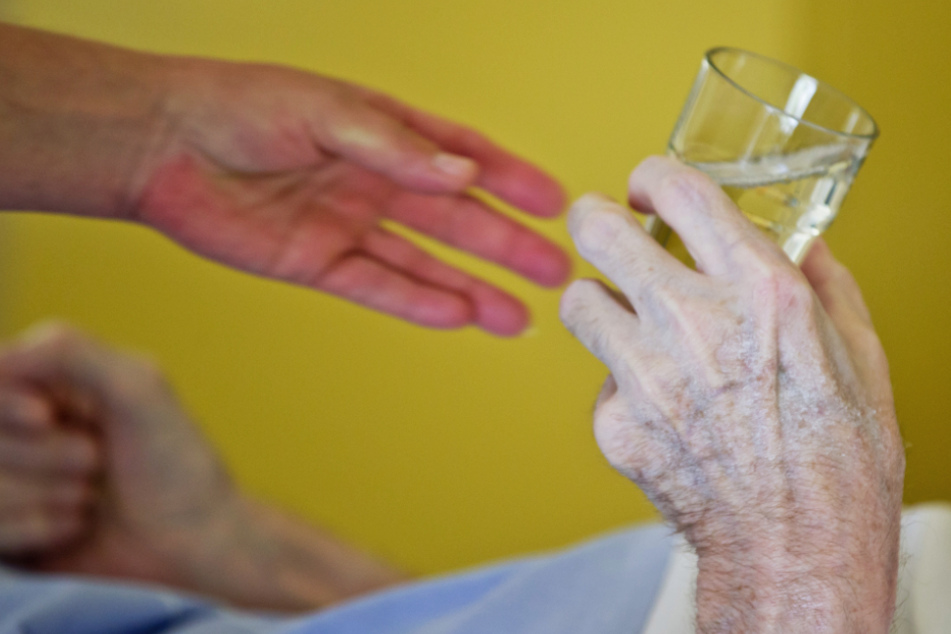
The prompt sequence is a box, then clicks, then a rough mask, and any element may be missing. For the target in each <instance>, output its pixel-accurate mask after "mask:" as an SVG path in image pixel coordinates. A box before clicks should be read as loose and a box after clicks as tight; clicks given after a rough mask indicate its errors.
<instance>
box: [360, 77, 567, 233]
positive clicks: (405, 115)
mask: <svg viewBox="0 0 951 634" xmlns="http://www.w3.org/2000/svg"><path fill="white" fill-rule="evenodd" d="M365 94H366V95H367V99H368V100H369V101H370V103H372V104H373V105H375V106H376V107H378V108H380V109H382V110H385V111H386V112H389V113H390V114H392V115H393V116H395V117H397V118H398V119H400V120H401V121H402V122H403V123H404V124H405V125H406V126H408V127H409V128H412V129H413V130H415V131H417V132H418V133H420V134H421V135H423V136H424V137H426V138H428V139H430V140H431V141H433V142H434V143H436V144H437V145H439V146H440V147H441V148H442V149H444V150H446V151H448V152H451V153H452V154H458V155H461V156H467V157H469V158H471V159H473V160H475V161H476V162H477V163H478V164H479V166H480V168H481V169H480V171H479V178H478V181H477V185H478V186H479V187H480V188H482V189H484V190H485V191H487V192H489V193H490V194H492V195H494V196H496V197H498V198H500V199H501V200H504V201H505V202H507V203H511V204H512V205H514V206H515V207H518V208H519V209H521V210H523V211H527V212H528V213H530V214H533V215H536V216H543V217H552V216H557V215H558V214H559V213H560V212H561V211H562V209H563V208H564V207H565V202H566V195H565V190H564V189H563V188H562V186H561V185H560V184H559V183H558V181H556V180H555V179H554V178H553V177H551V176H549V175H548V174H547V173H546V172H544V171H543V170H541V169H539V168H538V167H536V166H535V165H533V164H532V163H530V162H528V161H526V160H525V159H522V158H519V157H518V156H516V155H515V154H513V153H511V152H509V151H508V150H505V149H503V148H502V147H500V146H498V145H496V144H495V143H493V142H492V141H490V140H489V139H488V138H486V137H485V136H483V135H482V134H480V133H479V132H476V131H475V130H472V129H470V128H467V127H465V126H462V125H459V124H457V123H453V122H452V121H448V120H446V119H442V118H441V117H437V116H436V115H433V114H430V113H428V112H423V111H421V110H417V109H416V108H413V107H411V106H408V105H406V104H404V103H402V102H400V101H398V100H396V99H393V98H392V97H390V96H388V95H383V94H380V93H375V92H372V91H366V92H365Z"/></svg>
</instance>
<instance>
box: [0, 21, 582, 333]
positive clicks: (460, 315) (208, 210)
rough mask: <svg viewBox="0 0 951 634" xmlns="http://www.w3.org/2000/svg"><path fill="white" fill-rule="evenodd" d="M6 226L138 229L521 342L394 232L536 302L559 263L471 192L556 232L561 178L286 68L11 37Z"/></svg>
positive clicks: (515, 306)
mask: <svg viewBox="0 0 951 634" xmlns="http://www.w3.org/2000/svg"><path fill="white" fill-rule="evenodd" d="M0 75H2V76H3V77H4V81H3V82H0V115H2V116H0V209H28V210H39V211H58V212H66V213H74V214H80V215H92V216H101V217H112V218H119V219H127V220H135V221H138V222H142V223H144V224H147V225H151V226H153V227H155V228H156V229H158V230H160V231H162V232H164V233H165V234H166V235H168V236H169V237H170V238H172V239H173V240H175V241H177V242H179V243H180V244H182V245H184V246H185V247H187V248H189V249H191V250H192V251H194V252H196V253H198V254H200V255H203V256H205V257H208V258H211V259H213V260H217V261H219V262H221V263H223V264H226V265H229V266H232V267H235V268H238V269H242V270H244V271H248V272H251V273H254V274H257V275H263V276H267V277H272V278H276V279H279V280H285V281H287V282H291V283H294V284H301V285H304V286H308V287H311V288H315V289H319V290H323V291H327V292H329V293H333V294H335V295H339V296H341V297H343V298H346V299H348V300H350V301H354V302H356V303H358V304H362V305H364V306H368V307H370V308H372V309H374V310H379V311H382V312H386V313H390V314H393V315H396V316H397V317H400V318H403V319H406V320H409V321H411V322H414V323H417V324H421V325H423V326H429V327H435V328H458V327H461V326H465V325H468V324H474V325H477V326H479V327H480V328H483V329H485V330H487V331H489V332H492V333H496V334H500V335H512V334H516V333H518V332H519V331H520V330H522V329H523V328H524V327H525V325H526V324H527V322H528V315H527V313H526V310H525V307H524V306H523V304H522V303H521V302H520V301H518V300H517V299H515V298H514V297H512V296H510V295H508V294H507V293H505V292H503V291H501V290H500V289H498V288H496V287H494V286H492V285H490V284H488V283H486V282H484V281H482V280H479V279H476V278H475V277H473V276H471V275H469V274H467V273H464V272H462V271H460V270H458V269H456V268H453V267H452V266H449V265H448V264H446V263H444V262H442V261H440V260H439V259H437V258H434V257H432V256H430V255H428V254H427V253H425V252H424V251H423V250H421V249H419V248H417V247H416V246H414V244H413V243H412V242H410V241H408V240H406V239H405V238H404V237H402V236H401V235H400V234H399V232H397V231H394V230H393V229H392V225H394V224H396V225H401V226H403V227H406V228H409V229H412V230H415V231H417V232H420V233H422V234H425V235H427V236H430V237H433V238H435V239H437V240H440V241H442V242H444V243H446V244H448V245H450V246H453V247H457V248H459V249H462V250H464V251H468V252H470V253H472V254H474V255H476V256H478V257H480V258H483V259H485V260H488V261H490V262H494V263H497V264H499V265H501V266H503V267H506V268H508V269H511V270H512V271H514V272H516V273H518V274H520V275H523V276H525V277H526V278H528V279H530V280H532V281H534V282H537V283H539V284H541V285H543V286H557V285H559V284H561V283H562V282H563V281H564V280H565V279H566V278H567V276H568V273H569V260H568V258H567V256H566V255H565V253H564V252H563V250H562V249H561V248H560V247H558V246H556V245H555V244H553V243H552V242H550V241H548V240H547V239H545V238H543V237H542V236H541V235H539V234H538V233H536V232H535V231H532V230H530V229H528V228H526V227H524V226H522V225H521V224H518V223H516V222H514V221H513V220H511V219H509V218H508V217H507V216H506V215H503V214H501V213H499V212H498V211H496V210H494V209H493V208H492V207H491V206H490V205H489V204H487V203H485V202H483V200H482V199H481V198H479V197H476V196H474V195H472V194H471V193H470V189H471V188H480V189H481V190H482V191H483V192H485V193H488V194H491V195H493V196H495V197H497V198H499V199H501V200H503V201H505V202H507V203H510V204H511V205H513V206H515V207H517V208H520V209H522V210H524V211H526V212H528V213H529V214H533V215H535V216H542V217H550V216H554V215H557V214H558V213H559V212H560V210H561V208H562V206H563V204H564V193H563V191H562V189H561V187H560V186H559V185H558V183H556V182H555V181H554V180H553V179H552V178H551V177H550V176H548V175H547V174H545V173H543V172H542V171H540V170H539V169H538V168H536V167H534V166H532V165H531V164H529V163H527V162H526V161H524V160H522V159H519V158H517V157H515V156H513V155H512V154H510V153H508V152H507V151H505V150H503V149H502V148H500V147H498V146H496V145H494V144H493V143H491V142H490V141H488V140H487V139H486V138H485V137H483V136H481V135H480V134H478V133H476V132H474V131H472V130H469V129H466V128H464V127H462V126H460V125H457V124H455V123H451V122H448V121H444V120H442V119H439V118H437V117H435V116H433V115H430V114H427V113H424V112H421V111H419V110H416V109H414V108H411V107H409V106H406V105H403V104H401V103H399V102H397V101H395V100H394V99H391V98H389V97H387V96H384V95H381V94H378V93H375V92H373V91H370V90H367V89H365V88H361V87H358V86H354V85H351V84H348V83H345V82H343V81H338V80H334V79H328V78H325V77H321V76H318V75H314V74H311V73H306V72H302V71H297V70H291V69H289V68H284V67H279V66H266V65H255V64H236V63H226V62H219V61H212V60H201V59H186V58H173V57H168V56H161V55H149V54H142V53H136V52H132V51H128V50H123V49H120V48H117V47H112V46H106V45H103V44H98V43H94V42H88V41H83V40H78V39H75V38H69V37H64V36H60V35H53V34H49V33H43V32H40V31H35V30H31V29H25V28H20V27H14V26H10V25H4V24H0Z"/></svg>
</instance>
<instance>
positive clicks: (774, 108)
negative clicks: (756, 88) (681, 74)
mask: <svg viewBox="0 0 951 634" xmlns="http://www.w3.org/2000/svg"><path fill="white" fill-rule="evenodd" d="M722 52H730V53H741V54H743V55H747V56H749V57H755V58H758V59H760V60H763V61H766V62H769V63H770V64H773V65H774V66H778V67H781V68H784V69H786V70H789V71H793V72H795V73H797V74H799V75H805V76H806V77H809V78H810V79H812V80H813V81H815V82H816V83H817V84H819V85H821V86H822V87H823V88H825V89H827V90H829V91H831V92H832V93H834V94H835V95H837V96H838V97H840V98H841V99H842V100H843V101H846V102H848V103H850V104H852V106H854V107H855V108H856V109H857V110H858V111H859V112H861V113H862V114H863V115H864V116H865V117H866V118H867V119H868V120H869V122H871V124H872V131H871V132H869V133H868V134H857V133H855V132H844V131H842V130H833V129H832V128H829V127H826V126H824V125H821V124H818V123H815V122H814V121H809V120H808V119H804V118H802V117H797V116H796V115H794V114H791V113H789V112H787V111H786V110H785V109H784V108H780V107H779V106H775V105H773V104H771V103H769V102H768V101H766V100H765V99H763V98H762V97H760V96H758V95H756V94H753V93H752V92H750V91H749V90H747V89H746V88H744V87H743V86H742V85H740V84H739V83H738V82H737V81H736V80H734V79H733V78H732V77H730V76H729V75H727V74H726V73H725V72H723V70H722V69H721V68H720V67H719V66H717V64H716V62H714V61H713V56H714V55H716V54H717V53H722ZM703 59H704V60H706V62H707V64H709V65H710V68H712V69H713V70H714V71H715V72H716V73H717V75H719V76H720V77H722V78H723V79H725V80H726V81H727V82H729V83H730V84H731V85H733V87H734V88H736V89H737V90H739V91H740V92H742V93H743V94H745V95H747V96H748V97H750V98H751V99H754V100H755V101H758V102H759V103H761V104H763V105H764V106H765V107H766V108H767V109H769V110H772V111H775V112H778V113H780V114H782V115H783V116H785V117H789V118H790V119H794V120H795V121H797V122H799V123H801V124H803V125H806V126H809V127H810V128H815V129H817V130H821V131H823V132H828V133H829V134H834V135H836V136H840V137H845V138H849V139H864V140H867V141H874V140H875V139H876V138H878V133H879V130H878V123H876V121H875V118H874V117H873V116H872V115H871V114H869V111H868V110H866V109H865V108H863V107H862V106H861V105H860V104H859V103H858V102H857V101H855V100H854V99H852V98H851V97H849V96H848V95H846V94H845V93H844V92H842V91H841V90H839V89H838V88H836V87H834V86H832V85H830V84H828V83H826V82H824V81H822V80H821V79H818V78H816V77H814V76H812V75H810V74H809V73H806V72H803V71H802V70H800V69H799V68H796V67H795V66H793V65H792V64H787V63H785V62H781V61H779V60H777V59H773V58H772V57H767V56H766V55H760V54H759V53H754V52H752V51H747V50H745V49H742V48H736V47H734V46H716V47H714V48H711V49H709V50H708V51H707V52H706V53H704V54H703Z"/></svg>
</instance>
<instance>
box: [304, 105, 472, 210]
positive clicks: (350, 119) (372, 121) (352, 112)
mask: <svg viewBox="0 0 951 634" xmlns="http://www.w3.org/2000/svg"><path fill="white" fill-rule="evenodd" d="M326 114H327V115H328V116H326V117H324V119H323V120H322V121H319V122H316V124H315V130H314V132H315V134H316V137H317V141H318V143H319V144H320V146H321V149H323V150H325V151H328V152H331V153H333V154H337V155H339V156H342V157H343V158H345V159H347V160H349V161H352V162H353V163H356V164H357V165H359V166H361V167H364V168H366V169H368V170H370V171H373V172H376V173H378V174H381V175H383V176H385V177H387V178H389V179H390V180H392V181H394V182H396V183H398V184H399V185H402V186H403V187H406V188H408V189H411V190H414V191H418V192H421V193H432V194H440V193H454V192H460V191H463V190H465V189H466V188H467V187H469V186H471V185H472V184H473V183H475V181H476V179H477V178H478V175H479V165H478V164H477V163H476V162H475V161H474V160H472V159H471V158H468V157H465V156H460V155H458V154H452V153H449V152H445V151H443V150H442V149H441V148H440V147H439V146H438V145H436V144H435V143H433V142H432V141H430V140H429V139H427V138H425V137H423V136H421V135H419V134H418V133H416V132H415V131H413V130H411V129H410V128H408V127H406V126H405V125H403V124H402V123H401V122H400V121H399V120H398V119H395V118H393V117H392V116H390V115H388V114H386V113H384V112H382V111H380V110H377V109H375V108H373V107H372V106H370V105H368V104H366V103H364V102H360V101H356V102H354V101H348V102H347V103H338V104H335V105H334V106H332V107H330V108H329V109H328V111H326Z"/></svg>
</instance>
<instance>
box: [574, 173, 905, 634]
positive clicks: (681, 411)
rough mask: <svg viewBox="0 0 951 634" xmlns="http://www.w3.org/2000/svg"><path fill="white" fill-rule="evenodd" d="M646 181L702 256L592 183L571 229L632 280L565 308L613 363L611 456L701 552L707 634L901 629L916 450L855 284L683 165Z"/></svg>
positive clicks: (633, 190)
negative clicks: (656, 231) (899, 604)
mask: <svg viewBox="0 0 951 634" xmlns="http://www.w3.org/2000/svg"><path fill="white" fill-rule="evenodd" d="M629 191H630V202H631V203H632V205H633V206H634V207H635V208H636V209H639V210H642V211H645V212H649V213H657V214H659V215H660V216H661V217H662V218H663V219H664V221H665V222H667V223H668V224H669V225H670V226H671V227H672V228H673V229H674V230H675V231H676V232H677V233H678V234H679V235H680V236H681V238H682V239H683V241H684V243H685V244H686V246H687V248H688V249H689V250H690V252H691V254H692V255H693V256H694V259H695V260H696V262H697V263H698V269H699V271H701V272H697V271H693V270H690V269H688V268H686V267H685V266H683V265H682V264H680V263H679V262H678V261H676V260H675V259H674V258H673V257H672V256H670V255H669V254H668V253H666V252H665V251H664V250H663V249H662V248H661V247H660V246H659V245H658V244H657V243H655V242H654V241H652V240H651V238H650V237H649V236H648V235H647V233H645V232H644V230H643V229H642V228H641V226H640V225H639V224H638V223H637V222H636V220H635V219H634V218H633V216H632V215H631V214H630V213H629V212H628V211H627V210H626V209H624V208H622V207H621V206H619V205H617V204H615V203H613V202H611V201H609V200H607V199H605V198H603V197H599V196H593V195H592V196H587V197H584V198H582V199H581V200H579V201H578V202H577V203H576V204H575V206H574V207H573V209H572V210H571V212H570V215H569V225H570V230H571V233H572V236H573V237H574V240H575V243H576V244H577V246H578V250H579V252H580V253H581V255H582V256H583V257H584V258H585V259H587V260H588V261H590V262H591V263H593V264H594V265H595V266H597V267H598V268H599V269H600V270H601V271H602V272H603V273H604V274H605V275H606V276H607V277H608V278H609V279H610V280H611V281H612V282H614V283H615V284H616V285H617V287H618V289H619V291H620V292H619V293H618V292H615V291H613V290H609V289H608V288H607V287H605V286H604V285H602V284H601V283H599V282H596V281H592V280H582V281H578V282H575V283H574V284H572V285H571V286H570V287H569V288H568V290H567V291H566V292H565V294H564V297H563V300H562V319H563V321H564V322H565V324H566V325H567V327H568V328H569V329H570V330H571V331H572V332H573V333H574V334H575V335H576V336H577V337H578V338H579V339H580V340H581V341H582V343H584V345H585V346H586V347H587V348H588V349H589V350H591V352H593V353H594V354H595V355H597V356H598V358H599V359H601V360H602V361H603V362H604V363H605V364H606V365H607V366H608V367H609V368H610V370H611V375H610V376H609V378H608V380H607V382H606V384H605V386H604V389H603V390H602V392H601V395H600V397H599V399H598V403H597V407H596V410H595V422H594V425H595V435H596V438H597V441H598V444H599V446H600V448H601V450H602V452H603V453H604V455H605V456H606V457H607V459H608V460H609V461H610V462H611V464H612V465H614V467H615V468H617V469H618V470H619V471H620V472H621V473H623V474H624V475H626V476H627V477H628V478H630V479H631V480H633V481H634V482H635V483H637V484H638V485H639V486H640V487H641V488H642V489H643V490H644V492H645V493H646V494H647V495H648V496H649V497H650V498H651V500H652V501H653V502H654V503H655V504H656V505H657V507H658V509H659V510H660V511H661V512H662V513H663V514H664V516H665V517H666V518H667V520H668V521H670V522H671V523H672V524H673V525H674V526H675V527H676V529H677V530H679V531H683V533H684V534H685V536H686V538H687V540H688V541H689V542H690V543H691V544H692V545H693V546H694V547H695V548H696V550H697V554H698V555H699V558H700V559H699V566H700V575H699V577H698V587H697V610H698V617H697V618H698V631H703V632H707V631H710V632H713V631H716V632H720V631H724V632H726V631H730V632H738V631H757V632H764V631H782V632H793V631H796V632H800V631H801V632H819V631H829V632H832V631H835V632H845V631H849V632H876V631H877V632H886V631H887V630H888V625H889V623H890V618H891V613H892V610H893V609H894V597H895V583H896V575H897V566H898V536H899V522H900V510H901V509H900V506H901V494H902V480H903V471H904V454H903V449H902V444H901V439H900V437H899V432H898V426H897V423H896V419H895V410H894V405H893V402H892V396H891V388H890V384H889V377H888V367H887V363H886V359H885V355H884V353H883V351H882V348H881V346H880V344H879V342H878V339H877V337H876V335H875V332H874V330H873V327H872V324H871V321H870V318H869V313H868V310H867V309H866V307H865V305H864V304H863V302H862V298H861V295H860V292H859V289H858V287H857V286H856V284H855V281H854V280H853V279H852V277H851V276H850V275H849V273H848V272H847V271H846V270H845V269H844V268H843V267H842V266H841V265H840V264H838V263H837V262H836V261H835V260H834V259H833V258H832V255H831V254H830V252H829V250H828V248H827V247H826V246H825V244H824V243H823V242H822V241H818V242H817V244H816V245H815V247H814V248H813V250H812V252H811V253H810V255H809V256H808V258H807V260H806V261H805V263H804V265H803V269H802V272H800V271H799V270H798V269H797V268H796V267H795V266H794V265H793V264H792V263H791V262H790V261H789V259H788V258H787V257H786V256H785V255H784V254H783V253H782V252H781V251H780V250H779V249H778V248H777V247H776V246H775V245H774V244H773V243H772V242H770V241H769V240H768V239H767V238H766V237H765V236H764V235H762V234H761V233H760V232H759V231H758V230H757V229H756V228H755V227H754V225H753V224H752V223H750V222H749V221H748V220H746V219H745V218H744V216H743V215H742V214H741V213H740V212H739V210H738V209H737V208H736V207H735V206H734V204H733V203H732V202H731V201H730V200H729V198H727V197H726V195H725V194H724V193H723V192H722V191H721V190H720V188H719V187H717V186H716V184H715V183H713V182H712V181H711V180H709V179H708V178H706V177H705V176H704V175H703V174H701V173H700V172H697V171H694V170H692V169H689V168H687V167H685V166H682V165H680V164H679V163H677V162H675V161H672V160H669V159H664V158H652V159H648V160H646V161H645V162H644V163H642V164H641V165H640V166H639V167H638V168H637V169H636V170H634V172H633V174H632V176H631V180H630V190H629Z"/></svg>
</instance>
